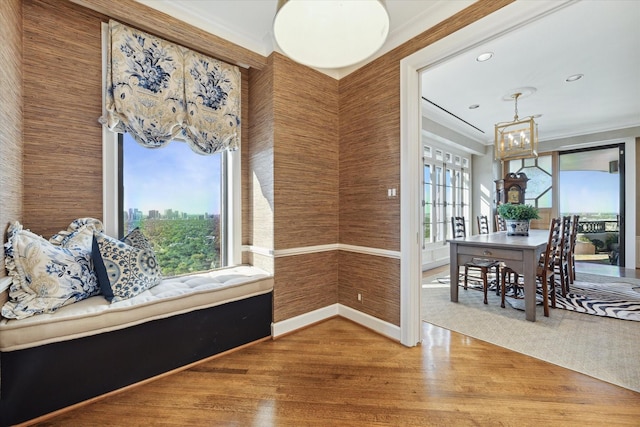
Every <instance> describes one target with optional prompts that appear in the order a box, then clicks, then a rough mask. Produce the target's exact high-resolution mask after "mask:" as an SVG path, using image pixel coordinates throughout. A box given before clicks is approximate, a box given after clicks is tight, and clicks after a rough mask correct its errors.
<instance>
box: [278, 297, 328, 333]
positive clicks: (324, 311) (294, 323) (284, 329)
mask: <svg viewBox="0 0 640 427" xmlns="http://www.w3.org/2000/svg"><path fill="white" fill-rule="evenodd" d="M338 305H339V304H332V305H329V306H326V307H323V308H319V309H317V310H314V311H310V312H308V313H304V314H301V315H299V316H296V317H292V318H290V319H286V320H282V321H280V322H276V323H272V324H271V336H272V337H273V338H277V337H279V336H281V335H285V334H288V333H290V332H293V331H295V330H298V329H301V328H304V327H307V326H309V325H313V324H314V323H318V322H321V321H323V320H326V319H330V318H332V317H335V316H337V315H338Z"/></svg>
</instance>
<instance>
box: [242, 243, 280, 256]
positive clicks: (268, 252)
mask: <svg viewBox="0 0 640 427" xmlns="http://www.w3.org/2000/svg"><path fill="white" fill-rule="evenodd" d="M242 252H251V253H252V254H258V255H263V256H267V257H273V249H269V248H263V247H262V246H253V245H242Z"/></svg>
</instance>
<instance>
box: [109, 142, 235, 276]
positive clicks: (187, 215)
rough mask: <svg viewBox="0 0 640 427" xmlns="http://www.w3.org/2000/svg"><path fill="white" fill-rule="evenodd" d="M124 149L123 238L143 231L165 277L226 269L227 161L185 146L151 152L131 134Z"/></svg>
mask: <svg viewBox="0 0 640 427" xmlns="http://www.w3.org/2000/svg"><path fill="white" fill-rule="evenodd" d="M118 146H119V150H120V151H121V158H122V163H121V165H122V166H121V167H120V168H119V170H120V171H121V173H120V174H119V175H120V176H119V181H120V182H119V184H120V185H119V187H120V188H121V194H120V195H121V208H120V209H119V213H120V217H119V218H118V220H119V221H118V224H119V228H120V230H119V235H120V236H119V237H122V236H123V235H126V234H128V233H129V232H131V231H132V230H133V229H134V228H136V227H140V230H141V231H142V233H143V234H144V235H145V236H146V237H147V238H148V239H149V241H151V242H152V244H153V247H154V251H155V253H156V256H157V258H158V264H159V265H160V267H161V268H162V274H163V275H164V276H165V277H169V276H176V275H180V274H186V273H192V272H196V271H204V270H210V269H215V268H220V267H222V266H224V265H225V264H226V262H225V256H224V255H225V254H224V252H223V250H224V249H225V248H224V246H223V245H222V242H223V240H224V234H225V233H226V225H225V216H224V215H222V213H223V212H225V206H224V202H225V200H224V198H223V188H224V175H223V171H224V164H223V163H224V162H223V159H224V156H223V155H222V154H221V153H218V154H216V155H213V156H201V155H198V154H196V153H194V152H193V151H192V150H191V149H190V148H189V147H188V146H187V144H186V143H184V142H181V141H172V142H171V143H170V144H168V145H167V146H166V147H164V148H160V149H148V148H145V147H142V146H141V145H140V144H138V143H137V142H135V141H134V139H133V138H132V137H131V136H130V135H129V134H123V135H120V137H119V141H118ZM158 190H160V191H158Z"/></svg>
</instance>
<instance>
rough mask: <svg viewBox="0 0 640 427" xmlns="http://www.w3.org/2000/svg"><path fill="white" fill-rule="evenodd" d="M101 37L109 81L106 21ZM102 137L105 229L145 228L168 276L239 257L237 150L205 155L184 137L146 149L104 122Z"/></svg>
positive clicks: (115, 232)
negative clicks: (196, 151)
mask: <svg viewBox="0 0 640 427" xmlns="http://www.w3.org/2000/svg"><path fill="white" fill-rule="evenodd" d="M102 36H103V37H102V42H103V83H105V82H106V70H107V55H106V52H107V45H108V44H107V40H108V26H107V25H106V24H103V26H102ZM105 87H106V84H103V99H104V98H105V93H104V88H105ZM103 105H104V102H103ZM103 108H104V107H103ZM104 116H105V110H104V109H103V117H104ZM102 139H103V153H102V154H103V223H104V226H105V231H106V233H107V234H109V235H110V236H114V237H116V236H117V237H119V238H122V237H123V236H124V235H125V234H126V233H128V232H129V231H131V230H132V229H134V228H135V227H140V229H141V230H142V232H143V233H144V234H145V236H146V237H147V238H148V239H149V240H150V241H151V243H152V245H153V247H154V250H155V252H156V255H157V258H158V264H159V265H160V267H161V269H162V273H163V275H164V276H165V277H171V276H175V275H180V274H188V273H193V272H196V271H204V270H210V269H215V268H220V267H224V266H230V265H237V264H240V263H241V258H242V254H241V245H240V242H241V223H242V221H241V205H240V193H241V190H240V188H241V186H240V150H239V149H238V150H237V151H223V152H220V153H218V154H215V155H210V156H202V155H199V154H197V153H195V152H194V151H193V150H192V149H191V148H190V147H189V146H188V145H187V144H186V143H185V142H182V141H179V140H174V141H171V142H170V143H169V144H167V145H166V146H165V147H163V148H155V149H151V148H145V147H143V146H141V145H139V144H138V143H137V142H135V141H134V140H133V138H132V137H131V136H130V135H128V134H126V133H125V134H118V133H114V132H112V131H110V130H108V129H107V128H106V127H104V126H103V130H102Z"/></svg>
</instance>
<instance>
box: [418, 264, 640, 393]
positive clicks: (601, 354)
mask: <svg viewBox="0 0 640 427" xmlns="http://www.w3.org/2000/svg"><path fill="white" fill-rule="evenodd" d="M590 276H591V275H590ZM600 277H603V276H599V277H596V278H593V277H587V276H584V275H582V276H580V275H579V276H578V279H579V280H580V281H586V279H589V283H598V282H599V281H602V283H606V282H607V281H611V278H608V279H607V278H604V279H600ZM615 280H616V282H617V280H618V279H617V278H616V279H615ZM620 280H621V282H620V283H623V282H627V283H630V284H631V285H634V286H640V281H634V280H633V279H620ZM488 298H489V301H488V302H489V303H488V304H486V305H485V304H483V302H482V299H483V298H482V292H477V291H474V290H468V291H464V290H463V289H460V292H459V300H458V303H453V302H451V300H450V291H449V282H448V278H443V277H442V276H440V277H439V278H438V276H432V277H426V278H424V279H423V285H422V298H421V318H422V320H423V321H425V322H429V323H431V324H434V325H436V326H440V327H442V328H445V329H449V330H451V331H454V332H458V333H461V334H463V335H467V336H469V337H471V338H475V339H479V340H482V341H486V342H488V343H491V344H495V345H498V346H501V347H504V348H508V349H510V350H513V351H516V352H518V353H522V354H526V355H528V356H531V357H535V358H537V359H540V360H544V361H547V362H550V363H553V364H555V365H558V366H562V367H564V368H567V369H571V370H573V371H576V372H580V373H583V374H586V375H589V376H591V377H594V378H597V379H600V380H603V381H606V382H609V383H612V384H616V385H619V386H621V387H624V388H628V389H631V390H634V391H637V392H640V357H638V354H640V322H635V321H633V322H631V321H621V320H619V319H617V318H613V317H604V316H585V315H584V314H583V313H580V312H577V311H571V310H563V309H555V310H554V309H552V310H551V313H550V317H544V316H543V313H542V307H541V306H538V307H537V308H536V321H535V322H529V321H527V320H526V319H525V316H524V312H522V311H520V310H514V309H513V308H511V307H509V306H507V307H506V308H501V307H500V296H498V295H496V293H495V292H489V295H488ZM518 301H522V300H518Z"/></svg>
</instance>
